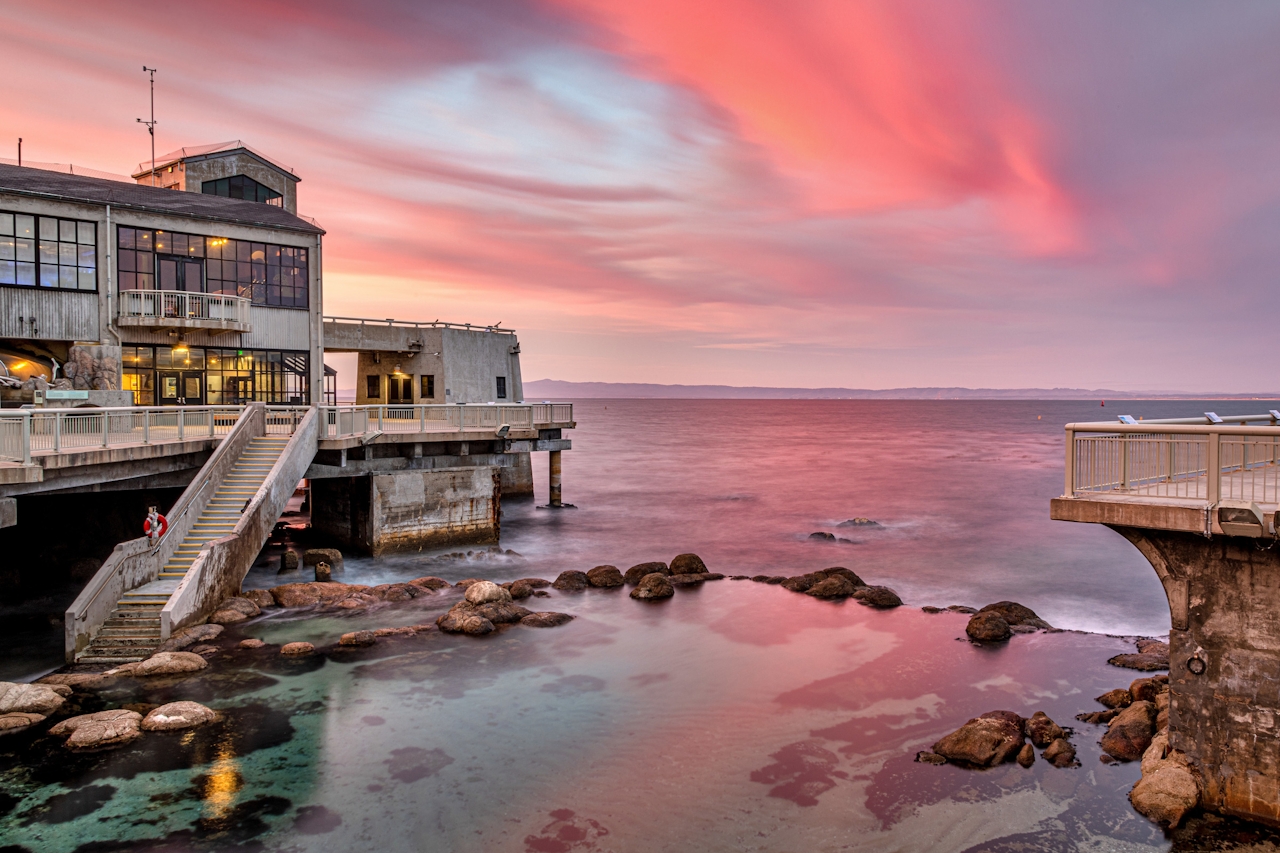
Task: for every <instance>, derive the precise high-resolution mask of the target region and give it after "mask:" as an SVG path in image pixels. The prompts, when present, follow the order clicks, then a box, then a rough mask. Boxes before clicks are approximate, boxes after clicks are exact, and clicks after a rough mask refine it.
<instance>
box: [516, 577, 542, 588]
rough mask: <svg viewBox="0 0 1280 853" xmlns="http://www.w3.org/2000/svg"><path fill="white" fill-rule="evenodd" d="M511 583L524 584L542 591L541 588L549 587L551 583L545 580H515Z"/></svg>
mask: <svg viewBox="0 0 1280 853" xmlns="http://www.w3.org/2000/svg"><path fill="white" fill-rule="evenodd" d="M512 583H513V584H515V583H522V584H526V585H528V586H529V587H531V588H533V589H542V588H543V587H548V586H551V581H549V580H547V579H546V578H516V579H515V580H514V581H512Z"/></svg>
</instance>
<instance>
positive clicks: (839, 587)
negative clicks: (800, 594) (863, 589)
mask: <svg viewBox="0 0 1280 853" xmlns="http://www.w3.org/2000/svg"><path fill="white" fill-rule="evenodd" d="M857 591H858V587H856V586H854V585H853V584H852V583H850V582H849V579H848V578H843V577H840V575H832V576H831V577H825V578H823V579H822V580H820V581H818V582H817V583H815V584H814V585H813V586H811V587H809V588H808V589H807V590H805V593H804V594H805V595H811V596H813V597H814V598H826V599H832V598H848V597H849V596H851V595H853V594H854V593H855V592H857Z"/></svg>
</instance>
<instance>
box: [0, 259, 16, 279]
mask: <svg viewBox="0 0 1280 853" xmlns="http://www.w3.org/2000/svg"><path fill="white" fill-rule="evenodd" d="M17 275H18V270H17V267H16V266H15V265H14V263H13V261H0V284H13V283H14V281H15V280H16V276H17Z"/></svg>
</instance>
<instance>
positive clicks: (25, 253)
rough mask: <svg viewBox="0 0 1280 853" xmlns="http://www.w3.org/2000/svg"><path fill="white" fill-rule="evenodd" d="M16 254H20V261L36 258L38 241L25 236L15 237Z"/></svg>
mask: <svg viewBox="0 0 1280 853" xmlns="http://www.w3.org/2000/svg"><path fill="white" fill-rule="evenodd" d="M14 254H16V255H17V256H18V260H20V261H34V260H35V259H36V241H35V240H31V239H27V238H24V237H15V238H14Z"/></svg>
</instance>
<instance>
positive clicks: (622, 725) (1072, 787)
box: [0, 401, 1275, 853]
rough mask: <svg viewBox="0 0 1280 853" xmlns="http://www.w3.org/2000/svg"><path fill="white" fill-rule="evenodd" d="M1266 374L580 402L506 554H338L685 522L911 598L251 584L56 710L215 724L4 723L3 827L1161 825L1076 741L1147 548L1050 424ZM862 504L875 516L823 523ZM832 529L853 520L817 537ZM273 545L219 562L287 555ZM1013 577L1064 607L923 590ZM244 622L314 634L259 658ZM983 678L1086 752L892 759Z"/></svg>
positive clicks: (351, 835) (244, 840)
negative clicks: (1173, 388) (1127, 538)
mask: <svg viewBox="0 0 1280 853" xmlns="http://www.w3.org/2000/svg"><path fill="white" fill-rule="evenodd" d="M1271 405H1275V404H1273V403H1259V404H1243V405H1242V404H1232V407H1231V408H1228V407H1227V406H1226V404H1221V403H1213V404H1209V403H1205V404H1198V403H1126V404H1124V405H1123V406H1121V407H1114V406H1112V405H1108V406H1107V407H1106V408H1105V409H1103V408H1101V407H1099V406H1098V403H1097V401H1094V402H1092V403H1083V402H1082V403H1070V402H1053V403H1037V402H998V403H988V402H890V401H883V402H882V401H867V402H864V401H847V402H846V401H829V402H827V401H821V402H817V401H815V402H808V401H778V402H756V401H715V402H710V401H706V402H702V401H587V402H583V403H579V404H578V406H577V409H576V414H577V418H578V422H579V423H580V424H581V426H580V428H579V429H578V430H576V431H575V432H574V434H573V436H572V437H573V442H574V449H573V451H571V452H569V453H566V454H565V465H564V468H565V498H566V500H568V501H571V502H573V503H575V504H576V505H577V509H574V510H563V511H560V512H553V511H549V510H539V509H536V504H537V503H542V502H544V501H545V498H546V480H545V476H546V462H545V459H539V460H537V462H536V475H537V478H538V479H537V485H538V491H539V496H538V500H537V501H536V502H535V501H530V500H523V501H514V500H513V501H508V502H507V503H506V506H505V514H504V519H503V542H502V546H503V548H504V549H508V550H510V551H514V552H516V553H515V554H508V553H502V554H495V553H493V552H492V551H489V550H485V549H469V550H471V552H472V553H470V554H468V553H466V551H467V550H468V549H464V550H463V552H462V555H461V556H450V555H447V554H434V553H428V552H423V553H415V554H401V555H397V556H394V557H386V558H382V559H378V560H373V559H368V558H359V557H354V556H353V557H351V558H349V559H348V560H347V564H346V568H345V570H344V572H343V577H342V578H341V579H343V580H346V581H348V582H359V583H378V582H383V581H390V580H406V579H409V578H412V577H417V576H420V575H425V574H434V575H439V576H442V577H445V578H448V579H450V580H458V579H461V578H465V577H484V578H493V579H497V580H504V579H509V578H514V577H520V576H526V575H541V576H544V577H548V578H550V577H554V576H555V574H556V573H558V572H559V571H561V570H563V569H569V568H573V569H587V568H590V567H592V566H594V565H597V564H602V563H611V564H613V565H616V566H619V567H622V568H625V567H627V566H629V565H631V564H633V563H636V562H640V561H642V560H669V559H670V558H671V557H673V556H674V555H676V554H678V553H681V552H685V551H695V552H697V553H699V554H701V555H702V556H703V557H704V559H705V560H706V562H707V563H708V564H709V566H710V567H711V569H712V570H713V571H720V572H724V573H726V574H732V573H740V574H758V573H764V574H795V573H798V572H802V571H806V570H810V569H813V568H818V567H825V566H832V565H843V566H847V567H849V568H851V569H853V570H854V571H856V572H858V574H860V575H862V577H863V578H865V579H866V580H868V581H869V582H872V583H879V584H885V585H888V586H890V587H893V588H894V589H896V590H897V591H898V592H899V593H900V594H901V596H902V597H903V599H905V600H906V602H907V603H908V605H909V606H908V607H903V608H898V609H896V610H890V611H876V610H872V609H870V608H867V607H863V606H861V605H859V604H857V603H855V602H852V601H846V602H823V601H816V600H814V599H811V598H808V597H806V596H803V595H797V594H794V593H790V592H787V591H786V590H783V589H781V588H779V587H776V586H768V585H765V584H758V583H751V582H748V581H732V580H724V581H719V582H715V583H707V584H705V585H704V586H703V587H702V588H695V589H690V588H682V589H680V590H679V591H678V592H677V594H676V596H675V598H673V599H671V600H669V601H666V602H662V603H657V604H648V603H641V602H636V601H632V600H631V599H630V598H628V597H627V595H626V591H625V590H588V591H586V592H581V593H562V592H558V591H552V592H551V595H550V596H549V597H547V598H537V599H532V600H530V601H529V602H526V604H529V605H530V606H532V607H534V608H535V609H547V610H557V611H563V612H567V613H570V614H572V615H573V616H574V617H575V619H574V620H573V621H572V622H570V623H569V624H568V625H565V626H563V627H560V628H554V629H541V630H540V629H532V628H525V627H522V626H515V627H513V628H510V629H507V630H504V631H503V632H501V633H499V634H497V635H494V636H489V637H484V638H471V637H458V636H447V635H442V634H439V633H434V632H433V633H428V634H425V635H422V636H419V637H415V638H411V639H399V638H393V639H386V640H382V641H380V642H379V643H378V644H377V645H375V646H373V647H370V648H366V649H355V650H351V649H341V648H337V647H335V646H334V645H333V644H334V643H335V642H336V640H337V638H338V637H339V636H340V635H341V634H342V633H344V632H346V631H352V630H359V629H365V628H375V627H383V626H388V627H389V626H395V625H409V624H420V623H425V622H431V621H433V620H434V619H435V617H436V616H438V615H439V614H441V613H443V612H444V611H445V610H446V609H448V607H449V606H451V605H452V604H453V603H455V602H456V601H457V600H459V598H460V596H459V593H458V592H457V591H456V590H447V591H444V592H442V593H440V594H438V595H435V596H431V597H427V598H419V599H416V600H415V601H413V602H409V603H406V604H400V605H391V606H386V607H383V608H381V609H377V610H373V611H369V612H359V613H351V614H345V615H334V614H328V615H314V614H308V613H305V612H298V611H293V612H280V611H274V612H269V613H267V614H265V615H264V616H263V617H261V618H259V619H255V620H251V621H249V622H246V623H243V624H241V625H239V626H233V627H232V628H230V629H228V631H227V632H226V634H225V635H224V638H223V640H224V641H225V643H224V645H226V646H227V647H228V648H227V649H226V650H224V651H222V652H219V653H217V654H214V655H213V656H212V657H211V661H210V666H209V667H208V669H206V670H204V671H202V672H201V673H199V674H198V675H196V676H194V677H190V678H185V679H177V680H170V679H154V680H150V681H145V680H134V679H120V680H119V681H118V682H116V683H115V684H113V685H112V686H110V687H109V688H108V689H106V690H103V691H99V692H96V693H94V694H91V695H88V697H87V698H86V697H85V696H83V695H82V696H81V698H79V699H77V701H79V702H81V703H82V705H81V710H97V709H98V708H102V707H108V708H114V707H120V706H121V705H124V704H128V703H146V704H155V703H160V702H168V701H174V700H177V699H192V700H195V701H200V702H203V703H206V704H208V705H210V706H212V707H214V708H216V709H218V710H219V711H221V712H222V714H223V717H222V719H221V721H219V722H217V723H215V724H212V725H210V726H207V727H205V728H203V729H198V730H195V731H193V732H188V733H172V734H164V733H151V734H147V735H146V736H144V737H143V738H142V739H141V740H139V741H137V742H136V743H134V744H131V745H129V746H126V747H123V748H120V749H117V750H110V751H105V752H98V753H90V754H69V753H68V752H67V751H66V750H65V749H64V748H63V747H62V746H61V745H60V742H59V741H58V740H57V739H55V738H51V737H48V736H47V735H46V734H45V733H44V732H45V729H47V724H46V725H44V726H40V727H35V728H34V729H31V730H28V731H26V732H23V733H20V734H16V735H9V736H7V737H5V738H2V739H0V847H3V846H4V845H6V844H9V845H14V846H12V847H4V849H6V850H13V851H15V853H18V851H22V850H27V851H42V853H45V851H47V852H48V853H75V851H86V850H139V851H142V850H145V851H160V850H164V851H187V850H193V851H197V850H198V851H214V850H218V851H221V850H228V849H252V850H269V851H316V853H322V852H323V851H335V850H380V851H387V853H399V851H404V853H410V851H413V853H421V851H441V853H445V852H446V851H466V853H470V851H475V853H494V851H509V853H586V852H587V851H592V853H604V851H619V853H621V852H622V851H645V853H648V851H672V853H685V851H690V850H707V851H742V850H749V851H809V850H823V851H828V850H829V851H837V850H857V851H884V853H892V851H915V850H929V851H946V853H952V852H953V853H977V851H1012V850H1054V851H1068V850H1124V851H1167V850H1168V849H1169V847H1170V843H1169V841H1168V840H1167V839H1166V837H1165V835H1164V833H1163V832H1162V831H1161V830H1160V829H1159V828H1158V827H1156V826H1154V825H1153V824H1151V823H1150V822H1148V821H1147V820H1145V819H1144V818H1142V817H1141V816H1139V815H1137V814H1136V813H1135V812H1134V811H1133V810H1132V808H1131V807H1130V806H1129V803H1128V800H1127V798H1126V795H1127V792H1128V790H1129V788H1130V786H1131V785H1132V784H1133V783H1134V781H1135V780H1136V779H1137V778H1138V767H1137V766H1136V765H1133V764H1129V765H1116V766H1105V765H1103V764H1101V763H1100V761H1099V756H1100V751H1099V747H1098V745H1097V738H1098V737H1099V736H1100V734H1101V729H1100V727H1096V726H1090V725H1086V724H1082V723H1076V722H1075V721H1074V720H1073V717H1074V715H1075V714H1076V713H1078V712H1080V711H1091V710H1098V709H1099V708H1100V706H1099V705H1097V703H1096V702H1095V701H1094V700H1093V699H1092V697H1094V696H1097V695H1099V694H1101V693H1102V692H1104V691H1106V690H1108V689H1111V688H1113V687H1117V686H1123V685H1127V684H1128V683H1129V681H1130V680H1131V679H1132V678H1134V677H1135V676H1136V675H1137V673H1134V672H1131V671H1127V670H1119V669H1116V668H1114V667H1111V666H1108V665H1107V664H1106V660H1107V658H1109V657H1111V656H1112V655H1115V654H1117V653H1118V652H1122V651H1126V650H1131V649H1132V643H1131V642H1130V641H1129V640H1126V639H1123V638H1120V637H1115V636H1105V634H1159V633H1162V632H1164V631H1166V630H1167V628H1168V612H1167V609H1166V605H1165V603H1164V600H1163V596H1162V594H1161V591H1160V587H1159V585H1158V584H1157V583H1156V580H1155V574H1154V572H1153V571H1152V570H1151V569H1150V568H1149V567H1148V566H1147V565H1146V563H1145V562H1144V561H1143V560H1142V558H1141V557H1140V556H1139V555H1138V554H1137V552H1136V551H1134V550H1133V549H1132V548H1131V547H1130V546H1129V545H1128V544H1126V543H1125V542H1124V541H1122V540H1121V539H1120V537H1119V536H1117V535H1116V534H1114V533H1112V532H1110V531H1109V530H1106V529H1104V528H1098V527H1093V526H1085V525H1070V524H1063V523H1057V522H1052V521H1050V520H1049V519H1048V502H1049V500H1050V499H1051V498H1052V497H1054V496H1056V495H1058V494H1059V493H1060V492H1061V489H1062V480H1061V470H1062V463H1061V459H1062V455H1063V452H1062V425H1063V424H1064V423H1066V422H1069V421H1078V420H1096V419H1100V418H1101V417H1102V416H1103V415H1104V414H1106V415H1112V414H1120V413H1125V414H1133V415H1134V416H1138V415H1142V416H1145V417H1148V418H1151V417H1159V416H1175V415H1184V414H1195V413H1198V412H1202V411H1204V410H1205V409H1206V408H1209V409H1215V408H1216V409H1219V410H1221V411H1234V412H1239V411H1242V409H1243V408H1246V407H1247V408H1250V409H1251V410H1258V411H1263V410H1265V409H1267V408H1269V407H1270V406H1271ZM858 516H863V517H868V518H871V519H874V520H875V521H877V522H878V523H879V526H877V527H874V528H865V527H862V528H858V527H840V526H839V523H840V522H841V521H844V520H846V519H849V518H852V517H858ZM816 531H826V532H831V533H834V534H836V535H837V536H838V537H841V538H845V539H848V540H849V541H848V542H839V541H836V542H825V541H822V542H820V541H815V540H811V539H810V538H809V535H810V534H811V533H813V532H816ZM299 575H300V573H295V574H294V575H293V576H292V577H290V576H286V577H285V578H283V579H282V578H278V577H277V576H276V574H275V568H274V563H272V564H270V565H267V564H264V565H263V566H262V567H260V568H258V569H255V570H254V571H253V572H252V573H251V574H250V576H249V578H248V580H247V581H246V585H248V586H254V587H265V586H270V585H273V584H276V583H279V582H281V580H290V581H292V580H302V579H305V578H303V577H300V576H299ZM1001 599H1013V600H1017V601H1021V602H1023V603H1024V604H1027V605H1029V606H1031V607H1033V608H1034V609H1035V610H1036V611H1038V612H1039V613H1040V614H1041V615H1042V616H1043V617H1044V618H1046V619H1048V620H1049V621H1050V622H1052V623H1054V624H1056V625H1058V626H1061V627H1065V628H1075V629H1087V630H1090V631H1094V632H1099V633H1092V634H1082V633H1055V634H1047V633H1039V634H1034V635H1025V636H1015V637H1014V638H1013V639H1012V640H1011V641H1010V642H1008V643H1006V644H1002V645H999V646H996V647H988V648H982V647H977V646H974V645H973V644H971V643H968V642H965V641H964V637H963V633H964V625H965V619H966V617H964V616H961V615H958V614H954V613H946V614H939V615H926V614H924V613H922V612H921V611H920V610H919V606H920V605H922V604H943V605H944V604H950V603H964V604H971V605H982V604H986V603H988V602H991V601H996V600H1001ZM241 637H259V638H261V639H264V640H266V641H267V642H268V643H270V644H277V643H284V642H289V641H294V640H308V641H311V642H314V643H316V644H317V646H318V648H319V649H320V653H319V654H317V655H314V656H312V657H308V658H302V659H296V660H295V659H287V658H282V657H281V656H280V655H279V654H278V653H277V652H276V650H275V647H274V645H272V646H268V647H267V648H266V649H264V650H262V651H258V652H248V651H240V650H233V649H231V648H229V647H230V645H231V644H232V643H234V642H235V641H236V640H238V639H239V638H241ZM995 709H1007V710H1013V711H1017V712H1019V713H1021V714H1023V715H1030V714H1031V713H1032V712H1033V711H1035V710H1044V711H1046V712H1047V713H1048V714H1049V715H1050V716H1051V717H1053V718H1054V719H1056V720H1058V721H1059V722H1060V723H1062V724H1064V725H1067V724H1070V725H1072V726H1074V727H1075V729H1076V733H1075V735H1074V737H1073V742H1074V743H1075V745H1076V748H1077V750H1078V751H1079V758H1080V762H1081V764H1080V766H1079V767H1074V768H1068V769H1059V768H1054V767H1049V766H1048V765H1046V764H1045V762H1043V761H1037V762H1036V763H1035V765H1034V766H1033V767H1032V768H1030V769H1026V770H1024V769H1023V768H1021V767H1019V766H1017V765H1015V764H1008V765H1002V766H1001V767H998V768H994V769H992V770H988V771H969V770H963V769H960V768H957V767H953V766H945V767H934V766H931V765H926V764H919V763H915V762H914V761H913V757H914V755H915V753H916V752H917V751H918V750H921V749H927V748H928V747H929V745H930V744H932V743H933V742H935V741H936V740H937V739H938V738H939V737H941V736H942V735H944V734H946V733H947V732H949V731H952V730H954V729H955V728H956V727H957V726H959V725H960V724H962V723H964V722H965V721H966V720H967V719H969V718H971V717H973V716H977V715H978V714H981V713H984V712H986V711H990V710H995Z"/></svg>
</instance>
